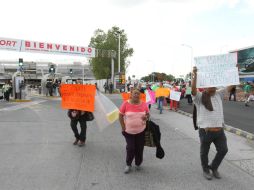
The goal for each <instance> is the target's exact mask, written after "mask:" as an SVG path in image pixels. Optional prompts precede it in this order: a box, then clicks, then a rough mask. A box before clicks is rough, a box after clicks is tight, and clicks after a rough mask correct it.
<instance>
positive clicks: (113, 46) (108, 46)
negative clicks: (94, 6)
mask: <svg viewBox="0 0 254 190" xmlns="http://www.w3.org/2000/svg"><path fill="white" fill-rule="evenodd" d="M118 34H120V59H121V60H120V63H121V64H120V66H121V68H120V70H121V72H125V71H126V69H127V68H128V66H129V64H130V62H129V60H128V57H131V56H132V54H133V52H134V50H133V48H130V47H129V46H128V44H127V41H128V38H127V34H126V33H125V32H124V30H120V28H119V27H116V26H114V27H112V28H111V29H110V30H108V32H107V33H105V32H104V31H103V30H101V29H97V30H96V31H95V32H94V36H93V37H92V38H91V40H90V44H89V46H90V47H93V48H95V49H96V50H97V56H96V57H95V58H92V59H90V64H91V66H92V70H93V73H94V76H95V78H96V79H103V78H104V79H105V78H109V76H110V75H111V57H110V55H111V54H112V50H113V51H114V52H115V53H114V55H115V56H114V57H115V58H114V71H115V72H116V71H118Z"/></svg>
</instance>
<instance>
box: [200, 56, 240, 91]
mask: <svg viewBox="0 0 254 190" xmlns="http://www.w3.org/2000/svg"><path fill="white" fill-rule="evenodd" d="M195 65H196V67H197V69H198V72H197V88H207V87H218V86H229V85H238V84H239V74H238V68H237V67H236V65H237V54H236V53H229V54H222V55H214V56H204V57H196V58H195Z"/></svg>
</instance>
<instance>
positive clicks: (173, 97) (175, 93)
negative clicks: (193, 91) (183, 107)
mask: <svg viewBox="0 0 254 190" xmlns="http://www.w3.org/2000/svg"><path fill="white" fill-rule="evenodd" d="M180 98H181V92H179V89H178V88H177V87H176V84H175V83H174V84H173V87H172V88H171V90H170V110H173V109H174V110H175V111H177V107H178V106H177V105H178V102H179V101H180Z"/></svg>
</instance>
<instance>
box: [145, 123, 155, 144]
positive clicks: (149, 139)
mask: <svg viewBox="0 0 254 190" xmlns="http://www.w3.org/2000/svg"><path fill="white" fill-rule="evenodd" d="M145 146H148V147H155V143H154V139H153V134H152V132H151V129H150V127H149V122H146V129H145Z"/></svg>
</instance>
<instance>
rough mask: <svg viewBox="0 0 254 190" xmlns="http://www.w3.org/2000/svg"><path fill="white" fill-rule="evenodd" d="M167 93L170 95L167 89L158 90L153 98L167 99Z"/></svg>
mask: <svg viewBox="0 0 254 190" xmlns="http://www.w3.org/2000/svg"><path fill="white" fill-rule="evenodd" d="M169 93H170V90H169V88H158V89H157V90H156V91H155V96H156V98H158V97H160V96H164V97H167V96H169Z"/></svg>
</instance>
